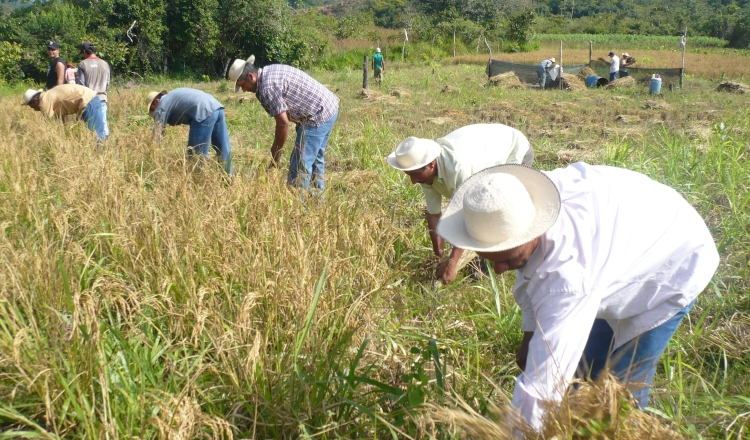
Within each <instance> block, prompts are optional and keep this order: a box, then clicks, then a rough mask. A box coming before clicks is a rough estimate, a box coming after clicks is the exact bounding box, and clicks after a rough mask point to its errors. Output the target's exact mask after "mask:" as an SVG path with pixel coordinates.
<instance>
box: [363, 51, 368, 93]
mask: <svg viewBox="0 0 750 440" xmlns="http://www.w3.org/2000/svg"><path fill="white" fill-rule="evenodd" d="M367 67H368V65H367V55H365V62H364V63H363V64H362V88H363V89H366V88H367V80H368V78H369V76H370V75H368V72H367Z"/></svg>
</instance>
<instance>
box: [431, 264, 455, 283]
mask: <svg viewBox="0 0 750 440" xmlns="http://www.w3.org/2000/svg"><path fill="white" fill-rule="evenodd" d="M456 273H457V271H456V262H455V261H454V260H453V259H452V258H448V259H447V260H445V261H441V262H440V264H438V267H437V271H435V276H436V277H437V279H438V280H440V281H442V282H443V284H448V283H452V282H453V281H456Z"/></svg>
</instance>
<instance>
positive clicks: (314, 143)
mask: <svg viewBox="0 0 750 440" xmlns="http://www.w3.org/2000/svg"><path fill="white" fill-rule="evenodd" d="M254 60H255V57H250V58H249V59H248V60H247V61H243V60H236V61H235V62H234V63H233V64H232V66H231V67H230V69H229V75H228V76H229V79H230V80H232V81H234V82H235V86H234V90H235V92H236V91H238V90H239V89H242V90H243V91H245V92H254V93H255V96H257V97H258V101H259V102H260V104H261V105H262V106H263V108H264V109H265V110H266V112H267V113H268V114H269V115H270V116H273V117H274V118H275V119H276V131H275V132H274V139H273V145H272V146H271V165H270V166H271V167H278V165H279V159H280V157H281V150H282V149H283V148H284V144H285V143H286V138H287V133H288V131H289V123H290V122H294V123H295V124H296V126H297V127H296V130H297V138H296V140H295V142H294V149H293V150H292V154H291V156H290V159H289V174H288V176H287V183H288V184H289V185H293V186H296V187H298V188H302V189H308V188H309V187H310V181H311V180H312V182H313V187H314V188H315V189H316V191H315V193H316V194H317V193H320V192H323V191H324V190H325V183H324V180H323V176H324V171H325V161H324V154H325V151H326V146H327V145H328V138H329V137H330V136H331V131H332V130H333V125H334V123H335V122H336V118H337V117H338V114H339V98H338V97H337V96H336V95H335V94H334V93H333V92H331V91H330V90H328V89H327V88H325V86H323V85H322V84H320V83H319V82H317V81H315V80H314V79H313V78H312V77H310V76H309V75H308V74H306V73H305V72H303V71H301V70H299V69H295V68H294V67H291V66H286V65H283V64H272V65H270V66H266V67H264V68H262V69H261V68H258V67H255V65H254V64H253V62H254Z"/></svg>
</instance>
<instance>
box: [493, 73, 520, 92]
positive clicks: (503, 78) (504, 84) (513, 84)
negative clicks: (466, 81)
mask: <svg viewBox="0 0 750 440" xmlns="http://www.w3.org/2000/svg"><path fill="white" fill-rule="evenodd" d="M489 81H490V82H489V84H491V85H493V86H495V87H501V88H503V89H522V88H523V87H524V86H523V83H522V82H521V80H519V79H518V77H517V76H516V74H515V72H505V73H501V74H499V75H495V76H493V77H491V78H490V80H489Z"/></svg>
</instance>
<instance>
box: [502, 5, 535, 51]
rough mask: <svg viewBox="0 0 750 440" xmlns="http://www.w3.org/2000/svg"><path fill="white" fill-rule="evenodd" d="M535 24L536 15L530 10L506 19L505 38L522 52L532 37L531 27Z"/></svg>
mask: <svg viewBox="0 0 750 440" xmlns="http://www.w3.org/2000/svg"><path fill="white" fill-rule="evenodd" d="M535 23H536V14H535V13H534V11H533V10H532V9H527V10H525V11H521V12H519V13H517V14H514V15H512V16H511V17H510V18H508V26H507V29H506V30H505V38H506V39H507V40H509V41H512V42H513V43H515V44H517V45H518V47H519V48H520V49H521V50H523V49H524V48H525V47H526V46H528V44H529V42H530V41H531V36H532V35H533V31H532V27H533V26H534V24H535Z"/></svg>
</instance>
